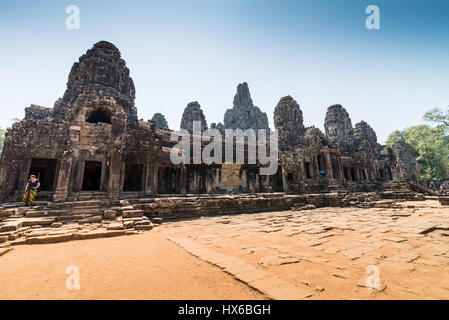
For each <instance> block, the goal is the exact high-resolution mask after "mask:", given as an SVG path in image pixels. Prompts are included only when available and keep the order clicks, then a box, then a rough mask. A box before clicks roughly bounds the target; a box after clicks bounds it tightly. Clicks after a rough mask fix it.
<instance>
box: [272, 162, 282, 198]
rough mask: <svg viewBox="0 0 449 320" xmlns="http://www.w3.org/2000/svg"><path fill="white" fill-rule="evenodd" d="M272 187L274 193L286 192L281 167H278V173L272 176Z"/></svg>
mask: <svg viewBox="0 0 449 320" xmlns="http://www.w3.org/2000/svg"><path fill="white" fill-rule="evenodd" d="M270 185H271V188H272V190H273V191H274V192H283V191H284V184H283V179H282V168H281V167H278V171H277V172H276V173H275V174H274V175H272V176H270Z"/></svg>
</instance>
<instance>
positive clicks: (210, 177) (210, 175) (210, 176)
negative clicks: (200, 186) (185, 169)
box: [206, 168, 214, 193]
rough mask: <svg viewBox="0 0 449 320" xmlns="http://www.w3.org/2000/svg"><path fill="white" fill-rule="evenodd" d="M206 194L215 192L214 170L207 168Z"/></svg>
mask: <svg viewBox="0 0 449 320" xmlns="http://www.w3.org/2000/svg"><path fill="white" fill-rule="evenodd" d="M206 172H207V173H206V193H213V192H214V172H213V171H212V168H207V171H206Z"/></svg>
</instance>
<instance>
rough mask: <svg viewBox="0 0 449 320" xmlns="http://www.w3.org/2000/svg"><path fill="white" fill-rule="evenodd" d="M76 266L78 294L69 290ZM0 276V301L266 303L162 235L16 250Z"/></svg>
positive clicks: (2, 260)
mask: <svg viewBox="0 0 449 320" xmlns="http://www.w3.org/2000/svg"><path fill="white" fill-rule="evenodd" d="M72 265H75V266H78V268H79V269H78V270H79V275H80V277H79V284H80V288H79V290H77V289H72V290H68V289H67V286H66V281H67V279H68V278H69V277H70V276H71V275H73V272H72V273H67V274H66V269H67V266H72ZM72 270H73V269H72ZM69 271H70V270H69ZM0 275H1V277H0V299H263V296H262V295H261V294H259V293H257V292H256V291H254V290H251V289H250V288H248V287H247V286H246V285H244V284H243V283H241V282H238V281H237V280H235V279H233V278H232V277H231V276H230V275H227V274H226V273H224V272H223V271H221V270H220V269H219V268H218V267H214V266H211V265H209V264H208V263H206V262H204V261H201V260H200V259H197V258H195V257H193V256H192V255H190V254H188V253H187V252H185V251H184V250H182V249H181V248H179V247H177V246H176V245H175V244H173V243H172V242H170V241H168V240H166V238H165V235H164V234H161V233H160V232H146V233H143V234H140V235H132V236H121V237H116V238H106V239H94V240H83V241H72V242H65V243H57V244H48V245H23V246H16V247H15V248H14V250H13V251H11V252H9V253H7V254H6V255H4V256H2V257H0ZM72 278H73V277H72ZM72 278H71V279H72ZM70 283H71V284H73V282H70Z"/></svg>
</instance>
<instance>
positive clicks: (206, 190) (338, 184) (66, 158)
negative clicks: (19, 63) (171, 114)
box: [0, 41, 417, 203]
mask: <svg viewBox="0 0 449 320" xmlns="http://www.w3.org/2000/svg"><path fill="white" fill-rule="evenodd" d="M134 99H135V89H134V84H133V80H132V79H131V77H130V72H129V70H128V68H127V67H126V64H125V61H123V59H121V54H120V52H119V50H118V49H117V48H116V47H115V46H114V45H113V44H111V43H108V42H105V41H101V42H99V43H97V44H95V45H94V46H93V48H92V49H90V50H88V51H87V52H86V54H84V55H82V56H81V57H80V59H79V61H78V62H76V63H74V65H73V67H72V69H71V71H70V74H69V79H68V83H67V90H66V92H65V93H64V95H63V97H62V98H61V99H59V100H58V101H56V103H55V105H54V107H53V108H45V107H41V106H37V105H31V106H30V107H28V108H26V109H25V118H24V119H23V120H22V121H21V122H18V123H15V124H14V125H13V126H12V128H11V129H10V130H8V132H7V134H6V137H5V143H4V149H3V150H4V151H3V154H2V158H1V165H0V187H1V190H0V195H1V199H2V200H3V201H5V200H18V199H19V198H20V196H21V194H22V192H23V190H24V188H25V183H26V181H27V178H28V177H29V175H30V174H36V175H37V176H38V177H39V178H40V180H41V191H40V192H39V193H38V196H39V197H40V198H43V199H47V200H50V201H53V202H55V203H57V202H64V201H70V200H77V199H80V198H82V197H83V193H85V192H96V193H97V194H99V195H102V196H103V197H105V198H107V199H123V198H125V199H127V198H139V197H146V198H148V197H153V196H157V195H167V194H168V195H187V194H213V193H215V194H220V193H221V194H226V193H256V192H287V193H309V192H326V191H330V190H336V191H376V190H383V189H388V188H395V187H400V186H401V184H403V183H404V182H405V181H406V180H407V179H409V180H410V179H412V180H413V179H416V177H417V173H416V162H415V159H414V157H413V154H412V153H411V149H410V148H409V147H407V145H405V144H401V145H395V147H394V148H393V149H391V148H388V147H385V146H380V145H379V144H378V143H377V138H376V134H375V132H374V130H373V129H372V128H371V127H370V126H369V125H368V124H367V123H366V122H363V121H362V122H360V123H358V124H356V125H355V127H353V126H352V123H351V119H350V118H349V114H348V112H347V111H346V110H345V109H344V108H343V107H342V106H341V105H334V106H331V107H329V109H328V112H327V114H326V119H325V125H324V126H325V133H323V132H321V131H320V130H319V129H317V128H315V127H309V128H306V127H304V124H303V116H302V111H301V109H300V106H299V104H298V103H297V102H296V101H295V100H294V99H293V98H292V97H290V96H287V97H284V98H282V99H281V100H280V101H279V103H278V104H277V106H276V108H275V111H274V123H275V127H276V129H277V130H278V133H279V169H278V170H277V172H276V173H275V174H274V175H272V176H262V175H259V170H258V169H259V167H260V165H259V164H257V163H256V164H250V163H248V162H245V163H236V161H233V162H224V163H223V164H216V163H212V164H205V163H204V162H201V163H192V162H190V163H189V164H185V165H184V164H180V165H175V164H173V163H172V162H171V161H170V151H171V150H172V148H173V146H174V145H175V142H173V141H170V131H168V125H167V123H166V121H165V118H164V117H163V116H162V115H161V114H155V116H154V117H153V119H152V121H147V122H145V121H139V120H138V118H137V109H136V106H135V104H134ZM193 120H198V121H201V130H202V131H204V130H206V129H207V128H208V127H207V122H206V118H205V116H204V114H203V111H202V110H201V107H200V105H199V103H198V102H191V103H189V104H188V105H187V107H186V109H185V110H184V113H183V115H182V120H181V128H183V129H186V130H187V131H189V132H190V133H191V132H192V121H193ZM211 128H216V129H218V130H219V131H221V132H223V130H224V129H229V128H230V129H236V128H239V129H242V130H246V129H250V128H252V129H265V130H267V131H269V130H270V128H269V126H268V119H267V116H266V114H265V113H263V112H262V111H260V109H259V108H258V107H256V106H254V104H253V101H252V99H251V96H250V93H249V88H248V84H247V83H243V84H239V85H238V87H237V94H236V95H235V97H234V104H233V108H232V109H229V110H227V111H226V113H225V115H224V121H223V124H221V123H219V124H212V125H211ZM191 138H192V136H191ZM223 143H225V141H223ZM236 145H237V142H233V146H234V148H236ZM245 148H248V144H247V143H245ZM190 156H192V155H190Z"/></svg>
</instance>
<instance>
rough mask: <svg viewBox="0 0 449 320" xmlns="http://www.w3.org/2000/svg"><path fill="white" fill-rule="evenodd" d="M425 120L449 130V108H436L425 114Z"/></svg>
mask: <svg viewBox="0 0 449 320" xmlns="http://www.w3.org/2000/svg"><path fill="white" fill-rule="evenodd" d="M424 120H425V121H427V122H431V123H435V124H437V125H442V126H445V127H446V128H449V106H448V107H447V108H446V110H441V109H439V108H434V109H432V110H430V111H428V112H426V113H425V114H424Z"/></svg>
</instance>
